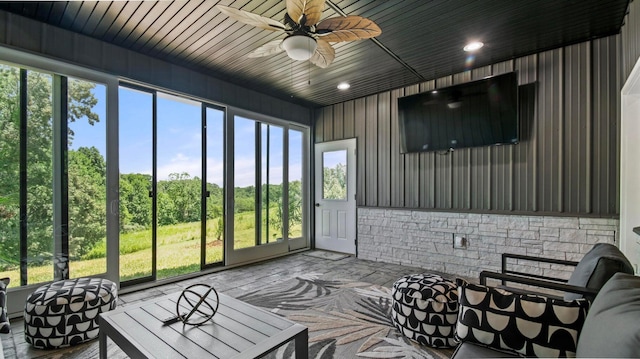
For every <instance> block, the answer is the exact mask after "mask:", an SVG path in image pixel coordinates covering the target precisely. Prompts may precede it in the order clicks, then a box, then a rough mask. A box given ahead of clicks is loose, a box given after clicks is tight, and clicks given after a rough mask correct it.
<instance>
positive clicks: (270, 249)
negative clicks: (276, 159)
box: [225, 107, 311, 265]
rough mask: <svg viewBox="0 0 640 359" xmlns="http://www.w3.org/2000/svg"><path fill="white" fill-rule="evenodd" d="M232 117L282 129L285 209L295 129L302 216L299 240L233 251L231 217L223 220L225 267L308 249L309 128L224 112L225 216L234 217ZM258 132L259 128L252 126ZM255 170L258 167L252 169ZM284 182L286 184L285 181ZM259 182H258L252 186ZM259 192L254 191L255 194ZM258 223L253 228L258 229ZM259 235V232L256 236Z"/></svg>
mask: <svg viewBox="0 0 640 359" xmlns="http://www.w3.org/2000/svg"><path fill="white" fill-rule="evenodd" d="M236 117H242V118H246V119H250V120H254V121H256V123H257V124H260V123H266V124H271V125H275V126H281V127H282V128H283V159H282V162H283V174H282V178H283V186H282V195H283V198H282V201H283V203H286V204H287V206H288V200H289V198H288V178H289V171H288V167H289V129H295V130H297V131H300V132H302V134H303V136H302V137H303V154H302V157H303V161H302V162H303V163H302V168H303V170H302V177H303V178H302V181H303V188H302V193H303V199H302V201H303V206H304V208H303V216H302V236H301V237H300V238H294V239H289V238H288V233H284V234H283V239H284V240H283V241H280V242H278V241H275V242H269V243H265V244H260V245H256V246H253V247H248V248H241V249H235V248H234V245H235V241H234V239H235V238H234V221H235V216H233V215H231V216H227V217H226V226H225V238H227V239H228V241H227V242H226V246H225V259H226V264H227V265H237V264H241V263H248V262H252V261H257V260H261V259H267V258H272V257H277V256H280V255H284V254H286V253H289V252H290V251H293V250H297V249H302V248H307V247H309V237H310V235H309V228H310V226H309V213H310V212H311V211H310V206H311V202H310V197H309V193H310V189H311V186H310V181H309V176H310V175H309V172H310V169H309V163H310V162H309V156H310V140H309V131H310V130H309V128H307V127H304V126H302V125H295V124H292V123H290V122H287V121H283V120H280V119H277V118H274V117H271V116H267V115H262V114H258V113H255V112H252V111H248V110H242V109H238V108H234V107H228V108H227V118H228V120H227V123H226V133H227V135H226V139H227V142H226V145H225V147H226V159H227V160H226V162H225V172H226V174H225V178H226V183H227V185H226V187H227V188H226V191H225V212H226V213H229V214H233V213H234V195H235V187H236V185H235V181H234V162H235V151H234V150H235V137H234V135H235V132H234V131H235V129H234V120H235V118H236ZM256 128H257V129H258V128H259V126H256ZM257 136H260V132H259V131H258V130H256V137H257ZM258 144H259V142H258V141H256V162H257V161H258V158H257V154H258V153H259V151H260V150H261V149H260V147H261V146H258ZM256 167H257V168H258V169H259V166H256ZM260 175H261V171H259V170H256V177H257V178H258V177H260ZM285 179H286V180H285ZM258 182H259V178H258V179H257V180H256V183H258ZM258 190H260V189H258V188H256V191H258ZM255 210H256V212H258V211H261V208H256V209H255ZM283 221H284V222H286V221H288V215H287V213H286V211H285V213H284V214H283ZM260 225H261V223H259V224H257V227H258V228H259V227H260ZM258 233H260V232H258Z"/></svg>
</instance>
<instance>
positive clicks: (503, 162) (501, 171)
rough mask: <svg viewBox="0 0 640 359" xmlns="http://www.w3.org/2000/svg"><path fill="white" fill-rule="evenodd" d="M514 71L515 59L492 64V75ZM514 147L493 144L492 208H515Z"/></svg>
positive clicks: (491, 153) (501, 209) (507, 209)
mask: <svg viewBox="0 0 640 359" xmlns="http://www.w3.org/2000/svg"><path fill="white" fill-rule="evenodd" d="M511 71H513V61H505V62H500V63H497V64H494V65H493V66H492V74H491V75H492V76H495V75H500V74H504V73H507V72H511ZM513 147H514V146H493V147H490V148H489V151H490V156H491V164H492V166H491V174H490V176H489V177H490V179H491V191H490V195H491V209H495V210H499V211H510V210H512V209H513Z"/></svg>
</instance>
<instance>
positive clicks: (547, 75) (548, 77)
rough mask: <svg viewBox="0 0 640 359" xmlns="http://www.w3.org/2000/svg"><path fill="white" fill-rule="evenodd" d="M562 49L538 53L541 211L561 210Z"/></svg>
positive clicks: (539, 196) (537, 100)
mask: <svg viewBox="0 0 640 359" xmlns="http://www.w3.org/2000/svg"><path fill="white" fill-rule="evenodd" d="M563 52H564V51H563V49H557V50H552V51H547V52H543V53H541V54H539V57H538V92H537V99H536V102H537V104H538V111H537V112H538V116H537V117H536V119H535V122H536V125H537V127H538V133H539V137H538V141H537V142H536V145H537V147H538V154H539V155H538V158H537V159H538V166H537V169H538V172H537V174H536V175H537V177H538V180H537V183H538V188H537V190H536V192H537V196H538V199H537V202H538V203H539V205H540V206H539V210H540V211H542V212H564V209H563V207H562V205H561V201H560V197H561V193H560V185H561V184H562V183H563V181H564V180H563V178H562V175H561V173H560V170H561V169H562V166H563V156H562V143H561V138H562V133H561V132H562V130H563V119H562V108H563V105H562V101H563V99H564V83H563V81H562V80H563V79H562V78H561V74H562V71H561V69H562V64H563V63H564V62H563V61H562V54H563Z"/></svg>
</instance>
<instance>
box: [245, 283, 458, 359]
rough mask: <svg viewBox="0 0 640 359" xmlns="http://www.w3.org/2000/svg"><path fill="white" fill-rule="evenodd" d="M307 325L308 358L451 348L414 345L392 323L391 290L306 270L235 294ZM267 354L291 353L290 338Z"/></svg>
mask: <svg viewBox="0 0 640 359" xmlns="http://www.w3.org/2000/svg"><path fill="white" fill-rule="evenodd" d="M238 299H240V300H243V301H245V302H247V303H251V304H253V305H255V306H259V307H263V308H265V309H267V310H270V311H271V312H274V313H277V314H279V315H282V316H284V317H286V318H288V319H290V320H292V321H294V322H297V323H300V324H302V325H305V326H307V327H308V328H309V357H310V358H357V357H360V358H433V359H439V358H449V357H451V355H452V354H453V349H434V348H430V347H426V346H422V345H419V344H417V343H415V342H413V341H411V340H409V339H407V338H405V337H404V336H402V335H401V334H400V332H398V331H397V330H396V329H395V327H394V326H393V324H392V323H391V290H390V289H389V288H386V287H381V286H378V285H372V284H370V283H364V282H354V281H350V280H340V279H322V278H321V276H320V275H316V274H313V273H311V274H308V275H306V276H304V277H298V278H295V279H292V280H289V281H285V282H283V283H280V284H277V285H274V286H271V287H265V288H264V289H262V290H260V291H258V292H255V293H252V294H245V295H242V296H239V297H238ZM270 357H271V358H290V357H293V343H289V344H287V345H285V346H283V347H281V348H279V349H278V350H277V351H276V352H275V353H272V355H271V356H270Z"/></svg>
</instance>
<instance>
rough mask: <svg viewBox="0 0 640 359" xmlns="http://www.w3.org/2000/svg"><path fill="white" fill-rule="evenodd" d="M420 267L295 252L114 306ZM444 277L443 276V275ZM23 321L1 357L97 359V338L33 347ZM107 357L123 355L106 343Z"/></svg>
mask: <svg viewBox="0 0 640 359" xmlns="http://www.w3.org/2000/svg"><path fill="white" fill-rule="evenodd" d="M422 272H425V270H424V269H420V268H415V267H406V266H400V265H397V264H389V263H380V262H373V261H368V260H362V259H357V258H355V257H347V258H343V259H340V260H335V261H333V260H328V259H323V258H317V257H312V256H309V255H305V254H304V252H302V253H297V254H293V255H289V256H285V257H281V258H277V259H272V260H268V261H264V262H260V263H255V264H250V265H247V266H242V267H238V268H233V269H229V270H224V271H220V272H216V273H211V274H206V275H203V276H199V277H196V278H191V279H187V280H183V281H179V282H175V283H172V284H167V285H162V286H158V287H154V288H151V289H147V290H141V291H137V292H133V293H128V294H123V295H120V298H119V303H118V306H119V307H120V306H127V305H130V304H132V303H136V302H139V301H145V300H149V299H152V298H156V297H158V296H162V295H165V294H169V293H174V292H177V291H179V290H182V289H184V288H185V287H187V286H189V285H191V284H195V283H206V284H210V285H213V286H214V287H215V288H216V290H218V291H219V292H223V293H226V294H228V295H231V296H238V295H241V294H243V293H247V292H251V291H253V290H254V289H256V288H259V287H262V286H267V285H272V284H275V283H278V282H283V281H286V280H289V279H292V278H295V277H296V276H299V275H302V274H309V273H318V274H327V273H331V275H332V276H334V277H335V278H341V279H351V280H358V281H363V282H368V283H372V284H378V285H382V286H386V287H391V286H392V285H393V283H394V282H395V281H396V280H397V279H398V278H400V277H402V276H403V275H406V274H411V273H422ZM445 277H446V275H445ZM23 326H24V324H23V321H22V320H19V319H15V320H12V321H11V331H12V333H11V334H1V335H0V338H1V339H2V344H3V346H4V355H5V358H8V359H13V358H20V359H23V358H98V355H99V351H98V341H97V340H93V341H91V342H89V343H85V344H82V345H78V346H75V347H71V348H66V349H59V350H37V349H33V348H32V347H31V346H30V345H29V344H27V343H26V342H25V341H24V330H23ZM108 357H109V358H127V356H126V355H125V354H124V353H123V352H122V351H120V349H119V348H117V347H116V345H115V344H113V343H112V342H110V344H109V350H108Z"/></svg>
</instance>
